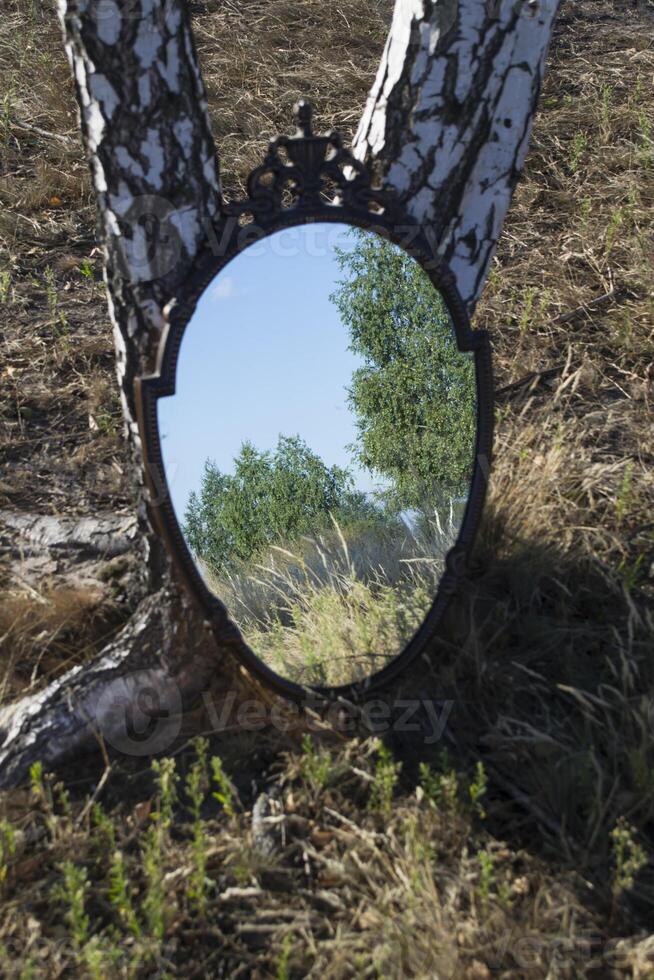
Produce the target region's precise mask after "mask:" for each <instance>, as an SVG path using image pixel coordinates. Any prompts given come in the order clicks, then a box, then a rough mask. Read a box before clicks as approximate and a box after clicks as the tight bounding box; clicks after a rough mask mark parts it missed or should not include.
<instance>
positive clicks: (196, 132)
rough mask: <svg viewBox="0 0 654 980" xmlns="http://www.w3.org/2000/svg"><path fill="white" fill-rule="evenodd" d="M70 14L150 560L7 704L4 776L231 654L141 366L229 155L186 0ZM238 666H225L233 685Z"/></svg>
mask: <svg viewBox="0 0 654 980" xmlns="http://www.w3.org/2000/svg"><path fill="white" fill-rule="evenodd" d="M59 16H60V19H61V23H62V26H63V29H64V41H65V46H66V52H67V54H68V58H69V61H70V64H71V69H72V72H73V78H74V83H75V89H76V94H77V100H78V103H79V108H80V126H81V131H82V138H83V142H84V146H85V149H86V152H87V155H88V159H89V165H90V168H91V174H92V179H93V185H94V188H95V192H96V196H97V201H98V236H99V239H100V241H101V242H102V243H103V246H104V251H105V281H106V284H107V295H108V304H109V312H110V317H111V321H112V324H113V329H114V339H115V347H116V366H117V374H118V384H119V387H120V394H121V401H122V406H123V413H124V419H125V438H126V445H127V455H128V469H129V473H130V476H131V480H132V485H133V489H134V497H135V502H136V506H135V509H136V513H137V527H138V534H137V536H136V548H135V550H136V553H137V562H136V563H135V564H136V567H137V568H138V569H140V571H139V572H138V573H137V574H136V575H135V576H134V577H133V579H132V582H131V588H132V590H133V593H134V599H135V601H137V602H138V601H139V600H141V602H140V605H139V607H138V609H137V612H136V614H135V616H134V618H133V620H132V621H131V622H130V623H128V625H127V627H126V628H125V629H124V630H123V632H122V633H121V634H120V635H119V637H118V638H117V639H116V640H115V641H114V642H113V643H112V644H111V645H110V647H108V648H107V649H106V650H105V651H104V652H103V654H102V655H101V657H100V659H99V660H98V661H97V662H96V663H94V664H91V665H89V666H85V667H82V668H76V669H75V670H73V671H71V672H70V673H68V674H66V675H65V676H64V677H62V678H60V679H59V680H57V681H56V682H55V683H54V684H52V685H50V686H49V687H48V688H47V689H46V690H44V691H43V692H41V693H40V694H38V695H35V696H32V697H29V698H25V699H23V700H22V701H19V702H18V703H17V704H14V705H9V706H8V707H5V708H3V709H2V710H0V730H1V731H2V733H3V735H4V737H3V739H2V744H1V746H0V786H9V785H14V784H15V783H17V782H20V781H21V780H23V779H24V778H25V776H26V774H27V772H28V770H29V766H30V765H31V763H32V762H33V761H35V760H36V759H41V760H42V761H43V762H45V763H46V764H48V765H52V766H54V765H55V764H57V763H58V762H60V761H63V760H64V759H66V758H69V757H70V756H71V754H73V753H74V752H80V751H84V750H89V749H91V750H92V749H94V748H97V746H98V731H100V734H102V733H103V732H104V736H103V737H104V738H105V739H106V741H107V742H109V744H113V745H114V746H115V747H117V748H120V746H121V745H122V742H121V736H120V724H122V725H123V728H124V718H125V717H126V713H127V714H129V713H130V712H132V713H133V712H134V710H136V712H137V714H138V712H139V711H140V710H141V709H139V707H138V702H139V701H141V702H143V711H145V712H146V713H147V710H148V708H147V705H148V704H150V703H151V704H152V710H153V711H155V710H156V711H159V710H161V711H164V712H166V711H169V710H170V709H171V703H173V702H174V704H179V703H182V704H186V703H187V701H188V699H189V698H192V697H193V696H195V695H196V694H197V692H198V688H200V689H201V688H202V686H203V685H206V683H207V682H208V678H209V677H216V676H220V672H221V670H222V669H223V665H224V658H223V657H221V656H219V651H217V649H216V646H215V642H214V641H213V638H212V637H211V636H210V635H209V634H208V633H207V631H206V630H205V629H204V626H203V618H202V616H201V615H200V613H199V610H198V609H197V607H196V606H195V604H194V603H193V602H192V601H191V599H190V598H189V597H187V596H186V594H185V593H184V592H183V591H182V590H181V589H180V588H179V587H178V586H177V584H176V582H175V580H174V577H173V573H172V569H171V565H170V562H169V560H168V557H167V555H166V553H165V551H164V549H163V547H162V545H161V543H160V541H159V538H158V537H157V535H156V534H154V532H153V530H152V527H151V524H150V519H149V515H148V504H147V500H146V496H145V492H144V487H143V459H142V453H141V445H140V440H139V438H138V431H137V425H136V417H135V409H134V402H133V381H134V378H135V377H136V376H137V375H139V374H142V373H146V372H147V371H149V370H151V369H152V367H153V364H154V358H155V355H156V350H157V346H158V341H159V337H160V333H161V328H162V325H163V311H164V309H165V307H166V304H167V303H169V302H170V301H171V299H173V298H174V296H175V293H176V290H177V289H178V287H179V285H180V283H182V282H183V281H184V279H185V277H186V276H187V275H188V273H189V271H190V269H192V268H193V266H194V263H195V261H196V259H197V257H198V255H199V254H200V252H201V251H202V249H203V247H204V246H205V243H206V241H207V237H208V236H210V234H211V229H212V228H213V227H214V226H215V225H216V223H217V221H218V218H219V211H220V200H221V197H220V182H219V175H218V162H217V157H216V151H215V147H214V144H213V140H212V138H211V134H210V130H209V119H208V113H207V105H206V98H205V93H204V87H203V83H202V79H201V76H200V69H199V65H198V60H197V56H196V53H195V47H194V42H193V37H192V32H191V26H190V20H189V14H188V9H187V6H186V4H184V3H182V2H181V0H165V2H162V0H140V2H139V3H138V4H134V3H127V4H119V3H118V2H113V0H103V2H98V0H59ZM36 528H39V525H38V524H37V525H36ZM40 530H41V531H43V530H44V528H43V527H41V528H40ZM36 533H37V534H38V533H39V532H38V531H37V532H36ZM233 675H234V671H233V670H230V669H229V665H228V666H227V670H226V673H225V675H224V684H225V687H226V688H228V687H230V686H233V683H234V681H233V679H232V678H233ZM171 699H172V701H171ZM142 713H143V712H141V714H142ZM112 719H114V721H115V722H116V724H118V725H119V729H118V730H114V728H112V724H113V722H112ZM116 719H117V720H118V721H116ZM120 719H123V722H120ZM143 724H146V723H145V722H143ZM146 727H147V726H146ZM134 745H136V746H140V745H141V743H140V742H139V740H138V739H136V740H132V742H131V743H130V746H127V747H126V749H125V751H128V752H132V751H133V749H134ZM151 750H152V751H153V752H154V751H156V750H157V749H156V745H152V746H151Z"/></svg>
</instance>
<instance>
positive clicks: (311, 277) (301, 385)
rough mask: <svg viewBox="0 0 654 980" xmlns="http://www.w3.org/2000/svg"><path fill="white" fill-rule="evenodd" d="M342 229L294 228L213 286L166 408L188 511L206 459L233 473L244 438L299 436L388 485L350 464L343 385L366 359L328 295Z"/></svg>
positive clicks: (245, 255) (261, 444)
mask: <svg viewBox="0 0 654 980" xmlns="http://www.w3.org/2000/svg"><path fill="white" fill-rule="evenodd" d="M348 231H349V228H348V226H346V225H330V224H324V223H323V224H314V225H304V226H301V227H298V228H289V229H287V230H285V231H282V232H278V233H276V234H275V235H272V236H270V237H269V238H266V239H263V240H262V241H261V242H258V243H256V244H255V245H253V246H251V247H250V248H248V249H247V250H246V251H244V252H242V253H241V254H240V255H238V256H237V257H236V258H235V259H233V260H232V262H230V263H229V265H228V266H227V267H226V268H225V269H223V270H222V272H221V273H219V275H218V276H216V278H215V279H214V281H213V282H212V283H211V284H210V285H209V287H208V288H207V289H206V290H205V292H204V294H203V296H202V297H201V299H200V301H199V303H198V305H197V307H196V310H195V313H194V316H193V318H192V320H191V322H190V324H189V325H188V327H187V329H186V332H185V334H184V338H183V341H182V347H181V352H180V356H179V360H178V364H177V387H176V394H175V396H174V397H172V398H162V399H160V400H159V403H158V410H159V425H160V430H161V434H162V449H163V456H164V463H165V467H166V474H167V478H168V483H169V487H170V492H171V496H172V500H173V504H174V506H175V509H176V511H177V514H178V515H179V517H180V518H183V515H184V511H185V509H186V504H187V501H188V497H189V494H190V492H191V491H192V490H199V487H200V481H201V478H202V473H203V470H204V463H205V460H206V459H207V458H209V459H211V460H213V461H214V462H215V463H216V464H217V466H218V468H219V469H220V470H221V471H223V472H226V473H231V472H233V459H234V457H235V456H237V455H238V453H239V451H240V448H241V445H242V443H243V442H244V441H245V440H249V441H250V442H252V443H253V444H254V445H255V446H256V447H257V449H260V450H271V449H274V448H275V446H276V445H277V440H278V437H279V435H280V433H281V434H282V435H285V436H293V435H300V436H301V438H302V439H304V440H305V442H306V443H307V445H308V446H309V447H310V449H311V450H313V452H315V453H317V454H318V455H319V456H320V457H321V458H322V459H323V461H324V462H325V463H326V464H327V465H328V466H332V465H335V464H336V465H338V466H343V467H347V468H348V469H349V470H350V472H351V473H352V476H353V477H354V480H355V485H356V486H357V488H358V489H361V490H365V491H371V490H373V489H374V488H375V486H380V481H379V480H378V479H375V478H373V477H372V475H371V474H369V473H367V472H366V471H364V470H361V469H359V468H357V467H356V466H354V465H353V462H352V456H351V453H350V452H349V451H348V449H347V446H348V444H350V443H352V442H354V441H355V438H356V429H355V425H354V418H353V415H352V413H351V411H350V409H349V407H348V404H347V392H346V388H347V387H348V386H349V384H350V379H351V376H352V372H353V371H354V370H355V369H356V368H357V367H359V366H360V365H361V363H362V361H361V360H360V359H359V358H358V357H357V356H355V355H354V354H353V353H352V352H351V351H349V350H348V345H349V335H348V331H347V328H346V327H345V326H343V324H342V323H341V321H340V317H339V315H338V312H337V310H336V308H335V306H334V305H333V304H332V303H331V302H330V301H329V294H330V293H331V292H333V291H334V287H335V283H336V281H337V280H339V279H341V278H343V276H344V273H341V272H340V270H339V268H338V266H337V263H336V258H335V254H334V246H335V245H337V246H338V247H340V248H351V247H352V246H353V244H354V243H353V239H352V238H351V237H350V236H348Z"/></svg>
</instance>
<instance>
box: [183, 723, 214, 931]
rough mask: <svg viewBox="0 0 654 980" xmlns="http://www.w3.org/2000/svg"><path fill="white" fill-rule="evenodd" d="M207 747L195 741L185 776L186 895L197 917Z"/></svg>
mask: <svg viewBox="0 0 654 980" xmlns="http://www.w3.org/2000/svg"><path fill="white" fill-rule="evenodd" d="M208 744H209V743H208V742H207V740H206V738H196V739H195V749H196V752H197V759H196V760H195V762H194V763H193V765H192V766H191V769H190V771H189V773H188V776H187V777H186V792H187V794H188V797H189V800H190V810H191V815H192V817H193V843H192V853H193V869H192V871H191V880H190V887H189V892H188V894H189V898H190V899H191V900H192V902H193V903H194V904H195V906H196V908H197V910H198V912H199V913H200V915H204V912H205V909H206V906H207V870H206V869H207V843H206V834H205V827H204V821H203V819H202V804H203V802H204V795H205V793H206V791H207V789H208V784H209V780H208V778H207V747H208Z"/></svg>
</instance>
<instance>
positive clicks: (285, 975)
mask: <svg viewBox="0 0 654 980" xmlns="http://www.w3.org/2000/svg"><path fill="white" fill-rule="evenodd" d="M292 949H293V939H292V936H291V934H290V932H287V933H286V935H285V936H284V939H283V940H282V948H281V950H280V953H279V958H278V959H277V970H276V972H275V980H290V976H291V974H290V970H289V964H290V962H291V950H292Z"/></svg>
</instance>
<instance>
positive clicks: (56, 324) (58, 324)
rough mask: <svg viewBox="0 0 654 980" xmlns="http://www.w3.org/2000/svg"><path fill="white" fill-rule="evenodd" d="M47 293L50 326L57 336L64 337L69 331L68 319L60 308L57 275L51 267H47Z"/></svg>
mask: <svg viewBox="0 0 654 980" xmlns="http://www.w3.org/2000/svg"><path fill="white" fill-rule="evenodd" d="M45 292H46V297H47V301H48V313H49V315H50V326H51V327H52V330H53V332H54V333H55V334H57V336H64V335H65V334H67V333H68V330H69V326H68V319H67V317H66V314H65V313H63V312H62V311H61V309H60V308H59V297H58V295H57V286H56V282H55V275H54V272H53V271H52V267H51V266H47V267H46V270H45Z"/></svg>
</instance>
